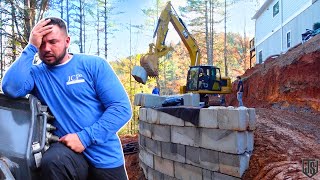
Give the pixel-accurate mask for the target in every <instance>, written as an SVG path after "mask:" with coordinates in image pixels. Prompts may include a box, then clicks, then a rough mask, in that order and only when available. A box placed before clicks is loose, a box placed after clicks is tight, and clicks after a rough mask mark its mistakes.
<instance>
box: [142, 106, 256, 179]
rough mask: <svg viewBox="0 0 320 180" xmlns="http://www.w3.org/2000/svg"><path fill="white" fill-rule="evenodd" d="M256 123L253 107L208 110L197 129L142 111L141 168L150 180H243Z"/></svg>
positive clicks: (181, 121)
mask: <svg viewBox="0 0 320 180" xmlns="http://www.w3.org/2000/svg"><path fill="white" fill-rule="evenodd" d="M255 122H256V115H255V109H253V108H245V107H241V108H234V107H209V108H203V109H201V110H200V114H199V125H198V126H194V125H193V124H191V123H189V122H185V121H183V120H182V119H180V118H177V117H174V116H171V115H169V114H166V113H164V112H160V111H156V110H154V109H152V108H148V107H141V108H140V112H139V123H140V124H139V127H140V129H139V133H140V134H139V144H140V153H139V160H140V166H141V167H142V169H143V172H144V174H145V177H146V178H147V179H151V180H152V179H156V180H158V179H160V180H161V179H192V180H197V179H199V180H207V179H208V180H210V179H241V177H242V175H243V174H244V172H245V170H246V169H247V168H248V167H249V160H250V155H251V152H252V151H253V149H254V139H253V131H254V130H255V128H256V126H255V124H256V123H255Z"/></svg>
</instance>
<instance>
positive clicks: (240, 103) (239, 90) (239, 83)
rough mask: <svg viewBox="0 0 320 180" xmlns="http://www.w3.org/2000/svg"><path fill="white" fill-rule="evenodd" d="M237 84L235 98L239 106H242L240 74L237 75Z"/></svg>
mask: <svg viewBox="0 0 320 180" xmlns="http://www.w3.org/2000/svg"><path fill="white" fill-rule="evenodd" d="M237 79H238V85H237V99H238V102H239V106H243V102H242V96H243V82H242V80H241V77H240V76H237Z"/></svg>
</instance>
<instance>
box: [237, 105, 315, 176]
mask: <svg viewBox="0 0 320 180" xmlns="http://www.w3.org/2000/svg"><path fill="white" fill-rule="evenodd" d="M256 111H257V129H256V131H255V132H254V151H253V154H252V156H251V159H250V165H249V168H248V169H247V171H246V172H245V174H244V176H243V177H242V178H243V179H245V180H251V179H253V180H260V179H266V180H269V179H270V180H271V179H279V180H280V179H306V180H307V179H311V178H308V177H307V176H306V175H305V174H303V172H302V160H303V159H319V158H320V152H319V151H318V149H319V148H320V133H319V129H320V118H319V117H320V114H319V113H310V112H308V113H305V112H304V113H301V112H290V111H286V110H278V109H274V108H271V109H265V108H257V109H256ZM312 179H320V172H318V173H316V175H315V176H313V177H312Z"/></svg>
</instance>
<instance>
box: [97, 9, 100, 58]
mask: <svg viewBox="0 0 320 180" xmlns="http://www.w3.org/2000/svg"><path fill="white" fill-rule="evenodd" d="M97 20H98V22H97V23H98V25H97V55H98V56H99V55H100V37H99V36H100V32H99V28H100V11H99V4H98V3H97Z"/></svg>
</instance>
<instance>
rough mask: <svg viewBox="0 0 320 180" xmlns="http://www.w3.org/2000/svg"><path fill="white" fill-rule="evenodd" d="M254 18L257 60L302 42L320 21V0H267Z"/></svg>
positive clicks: (258, 61)
mask: <svg viewBox="0 0 320 180" xmlns="http://www.w3.org/2000/svg"><path fill="white" fill-rule="evenodd" d="M252 19H255V39H254V41H255V51H256V61H257V63H259V64H260V63H262V62H264V61H265V60H266V58H268V57H269V56H271V55H276V54H281V53H284V52H286V51H287V50H288V49H290V48H291V47H293V46H295V45H297V44H299V43H301V41H302V39H301V34H303V33H304V32H306V29H312V28H313V24H314V23H316V22H320V0H266V1H265V3H264V4H263V5H262V6H261V8H260V9H259V10H258V11H257V13H256V14H255V15H254V16H253V17H252Z"/></svg>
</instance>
